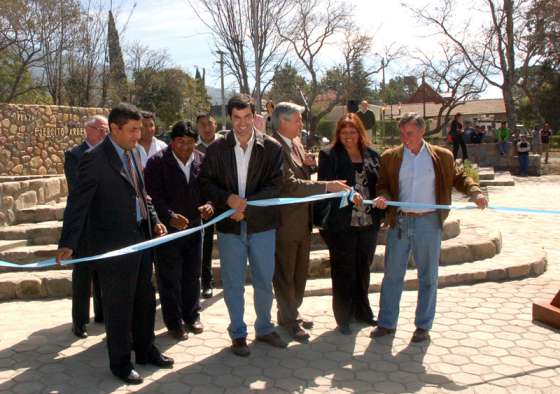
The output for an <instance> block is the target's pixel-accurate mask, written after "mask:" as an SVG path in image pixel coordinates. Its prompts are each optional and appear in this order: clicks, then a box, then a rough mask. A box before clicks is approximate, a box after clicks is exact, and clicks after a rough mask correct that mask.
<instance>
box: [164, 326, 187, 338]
mask: <svg viewBox="0 0 560 394" xmlns="http://www.w3.org/2000/svg"><path fill="white" fill-rule="evenodd" d="M167 332H168V333H169V335H171V336H172V337H173V338H175V339H176V340H178V341H186V340H187V339H189V335H188V334H187V333H186V332H185V330H183V328H182V327H180V328H175V329H172V330H167Z"/></svg>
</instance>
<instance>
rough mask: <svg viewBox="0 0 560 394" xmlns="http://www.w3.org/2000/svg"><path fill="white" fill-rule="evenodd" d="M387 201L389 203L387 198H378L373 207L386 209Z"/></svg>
mask: <svg viewBox="0 0 560 394" xmlns="http://www.w3.org/2000/svg"><path fill="white" fill-rule="evenodd" d="M385 201H387V199H386V198H385V197H376V198H375V199H374V200H373V205H374V206H375V208H379V209H385V208H387V204H385Z"/></svg>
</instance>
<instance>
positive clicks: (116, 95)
mask: <svg viewBox="0 0 560 394" xmlns="http://www.w3.org/2000/svg"><path fill="white" fill-rule="evenodd" d="M107 48H108V50H109V76H110V78H109V97H110V100H111V103H112V104H116V103H119V102H121V101H126V100H127V99H128V81H127V78H126V73H125V69H124V60H123V55H122V50H121V45H120V43H119V33H118V31H117V27H116V26H115V19H114V18H113V13H112V11H109V27H108V31H107Z"/></svg>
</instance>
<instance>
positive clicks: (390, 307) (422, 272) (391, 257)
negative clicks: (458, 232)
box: [378, 213, 441, 330]
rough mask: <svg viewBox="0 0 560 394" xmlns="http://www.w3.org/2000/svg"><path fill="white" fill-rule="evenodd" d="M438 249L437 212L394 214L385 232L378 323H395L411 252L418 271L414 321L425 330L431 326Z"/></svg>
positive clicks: (435, 291) (439, 245)
mask: <svg viewBox="0 0 560 394" xmlns="http://www.w3.org/2000/svg"><path fill="white" fill-rule="evenodd" d="M440 250H441V226H440V222H439V215H438V214H437V213H432V214H429V215H426V216H421V217H406V216H397V223H396V225H395V227H393V228H391V229H389V232H388V234H387V247H386V249H385V268H384V275H383V282H382V284H381V300H380V311H379V321H378V323H379V325H380V326H382V327H385V328H395V327H396V326H397V320H398V318H399V306H400V301H401V294H402V291H403V285H404V276H405V273H406V267H407V263H408V258H409V256H410V253H411V252H412V255H413V256H414V261H415V263H416V269H417V270H418V301H417V305H416V320H415V323H414V324H415V325H416V327H417V328H423V329H425V330H429V329H431V328H432V323H433V321H434V316H435V313H436V298H437V286H438V265H439V255H440Z"/></svg>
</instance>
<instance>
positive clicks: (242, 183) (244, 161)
mask: <svg viewBox="0 0 560 394" xmlns="http://www.w3.org/2000/svg"><path fill="white" fill-rule="evenodd" d="M232 133H234V134H233V136H234V137H235V147H234V148H233V150H234V152H235V162H236V164H237V187H238V189H239V197H241V198H245V191H246V190H245V189H246V188H247V174H248V172H249V161H250V160H251V152H252V151H253V145H254V144H255V132H254V131H253V133H252V134H251V138H250V139H249V141H248V142H247V149H245V150H243V148H242V147H241V144H239V140H238V139H237V136H236V135H235V132H233V131H232Z"/></svg>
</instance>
